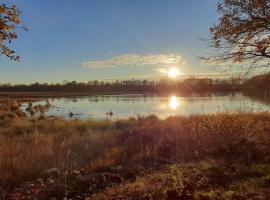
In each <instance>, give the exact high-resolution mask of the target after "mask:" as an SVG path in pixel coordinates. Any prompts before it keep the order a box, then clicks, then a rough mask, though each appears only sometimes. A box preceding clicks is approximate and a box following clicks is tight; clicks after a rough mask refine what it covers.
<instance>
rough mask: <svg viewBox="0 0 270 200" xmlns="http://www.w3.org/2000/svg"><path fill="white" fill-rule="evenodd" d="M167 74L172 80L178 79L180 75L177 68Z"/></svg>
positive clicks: (171, 69)
mask: <svg viewBox="0 0 270 200" xmlns="http://www.w3.org/2000/svg"><path fill="white" fill-rule="evenodd" d="M167 74H168V77H170V78H176V77H178V76H179V75H180V71H179V69H177V68H176V67H173V68H170V69H169V70H168V72H167Z"/></svg>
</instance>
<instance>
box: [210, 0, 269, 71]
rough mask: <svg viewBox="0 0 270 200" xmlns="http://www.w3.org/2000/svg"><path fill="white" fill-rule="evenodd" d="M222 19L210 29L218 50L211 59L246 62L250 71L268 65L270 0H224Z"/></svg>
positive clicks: (222, 0)
mask: <svg viewBox="0 0 270 200" xmlns="http://www.w3.org/2000/svg"><path fill="white" fill-rule="evenodd" d="M218 13H219V14H220V18H219V21H218V23H217V24H215V25H213V26H212V27H211V29H210V31H211V33H212V40H211V46H212V47H213V49H214V53H213V54H212V55H210V57H207V58H206V59H207V60H210V61H220V62H221V63H222V64H224V62H230V63H232V64H236V63H237V64H241V63H244V64H245V65H244V67H245V68H246V67H247V66H249V67H248V72H249V71H251V70H253V69H254V68H256V67H268V66H269V58H270V49H269V47H270V20H269V19H270V2H269V0H221V1H220V2H219V4H218Z"/></svg>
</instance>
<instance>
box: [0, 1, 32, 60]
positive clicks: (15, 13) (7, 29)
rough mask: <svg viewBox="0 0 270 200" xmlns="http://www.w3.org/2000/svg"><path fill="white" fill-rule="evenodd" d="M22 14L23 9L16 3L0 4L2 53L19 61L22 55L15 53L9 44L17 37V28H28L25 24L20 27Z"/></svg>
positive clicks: (0, 49) (0, 44)
mask: <svg viewBox="0 0 270 200" xmlns="http://www.w3.org/2000/svg"><path fill="white" fill-rule="evenodd" d="M20 15H21V11H20V10H19V9H17V7H16V6H15V5H13V6H7V5H6V4H2V5H0V54H1V55H3V56H6V57H8V58H9V59H10V60H15V61H19V60H20V57H19V56H17V55H16V54H15V51H14V50H12V49H11V48H10V47H9V45H10V43H11V42H12V41H13V40H15V39H17V37H18V35H17V33H16V30H17V29H18V28H22V29H24V30H27V28H26V27H24V26H22V27H19V25H20V23H21V20H20Z"/></svg>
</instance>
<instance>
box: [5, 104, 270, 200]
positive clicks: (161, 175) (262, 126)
mask: <svg viewBox="0 0 270 200" xmlns="http://www.w3.org/2000/svg"><path fill="white" fill-rule="evenodd" d="M10 105H12V104H10ZM15 107H16V106H15ZM6 112H11V113H13V115H14V116H15V117H14V116H13V115H12V116H8V115H5V117H4V118H3V119H1V121H0V122H1V123H0V124H1V125H0V186H1V187H3V188H14V187H15V186H19V185H20V184H21V183H23V182H25V181H27V180H34V179H35V178H39V177H42V176H43V174H44V171H45V170H47V169H50V168H57V169H60V170H63V171H64V170H67V169H68V170H73V169H81V168H84V169H85V170H87V171H88V172H90V173H104V172H110V171H112V170H116V171H121V170H123V169H133V170H135V171H139V173H137V174H136V176H138V177H140V178H138V179H137V180H136V181H135V182H133V181H131V180H130V181H128V182H125V183H124V185H120V186H115V187H113V188H112V189H108V190H105V192H104V193H100V194H98V195H97V196H96V198H97V199H121V198H120V197H119V198H114V197H115V195H116V194H117V195H119V194H123V198H122V199H134V197H135V196H137V197H138V198H137V199H173V198H172V197H171V196H170V195H174V196H175V195H176V197H175V199H179V198H180V197H179V195H180V196H181V195H183V194H184V192H183V191H184V188H186V187H191V186H190V185H192V184H193V183H195V182H196V183H197V182H198V181H203V180H201V178H202V177H207V182H206V184H204V183H203V184H204V186H203V187H202V188H200V187H199V186H196V187H195V186H194V187H193V186H192V188H193V189H192V191H188V194H189V195H191V197H192V198H195V196H196V198H197V199H211V198H212V197H213V198H212V199H218V198H216V197H215V196H218V195H220V196H222V195H223V196H224V198H223V197H222V198H223V199H229V197H227V196H226V195H231V196H233V195H234V194H232V193H230V190H233V191H237V190H240V189H239V188H240V187H242V188H243V187H244V186H243V185H248V184H250V181H251V182H252V180H253V178H254V177H253V178H252V176H253V175H252V176H251V175H250V174H249V175H247V176H245V175H244V174H242V173H240V172H239V171H243V169H244V171H245V170H247V169H249V167H250V166H256V165H258V166H268V165H269V163H270V149H269V145H270V114H268V113H261V114H251V113H239V114H217V115H206V116H193V117H188V118H187V117H170V118H167V119H165V120H160V119H158V118H157V117H155V116H149V117H139V118H136V119H134V118H131V119H128V120H120V121H117V122H110V121H81V120H69V121H67V120H64V119H61V118H55V119H48V118H46V117H42V118H38V119H33V118H28V117H25V116H24V115H22V117H19V116H18V115H17V114H14V113H16V112H18V109H13V110H12V109H11V107H10V108H9V109H7V110H6ZM203 162H206V163H211V166H213V165H214V166H216V168H217V170H218V171H219V172H220V171H221V175H220V174H216V171H215V170H214V171H211V172H209V171H204V170H203V168H202V167H201V163H203ZM187 164H189V165H191V166H193V167H192V170H193V171H190V167H186V166H187ZM168 166H169V167H168ZM173 166H174V168H172V167H173ZM183 166H184V168H183ZM222 166H229V167H225V168H223V167H222ZM232 166H233V168H234V169H235V170H236V171H238V172H239V173H238V172H237V173H236V172H234V171H233V170H232ZM211 169H213V168H211ZM194 170H195V171H194ZM256 170H257V171H260V169H257V168H256ZM256 170H255V171H256ZM195 172H196V173H197V172H198V177H197V176H196V177H194V178H195V179H194V180H193V179H192V177H193V176H192V174H194V173H195ZM196 173H195V174H196ZM226 173H227V175H228V177H227V178H228V179H226V178H225V182H223V181H222V180H223V178H222V177H224V176H225V177H226ZM252 173H253V174H254V172H252ZM252 173H251V174H252ZM183 174H185V175H183ZM224 174H225V175H224ZM235 174H237V176H236V175H235ZM255 174H256V173H255ZM144 175H145V176H144ZM216 176H217V177H216ZM268 176H269V177H270V173H268V172H267V173H265V174H263V175H261V176H259V178H258V176H256V177H255V178H254V180H255V181H253V182H252V184H251V185H252V187H253V188H255V190H256V187H257V188H260V187H261V186H260V184H259V182H260V181H264V182H265V185H266V186H267V187H268V182H267V181H268V178H269V177H268ZM241 177H242V178H241ZM243 177H246V178H243ZM197 178H199V180H197ZM251 179H252V180H251ZM232 180H233V182H235V184H236V186H235V185H234V186H233V185H231V184H229V185H228V182H230V181H232ZM257 180H258V181H259V182H258V181H257ZM269 180H270V178H269ZM254 182H256V184H255V183H254ZM210 183H211V184H210ZM242 183H243V184H242ZM165 185H166V187H165ZM207 185H208V186H207ZM148 186H151V187H148ZM233 187H234V188H233ZM147 188H148V189H147ZM155 188H156V189H155ZM172 188H174V189H173V190H171V189H172ZM222 188H223V189H222ZM235 188H236V189H235ZM247 188H248V189H243V194H242V193H241V194H237V195H238V196H239V195H240V196H241V195H245V194H248V193H249V191H248V190H249V189H250V187H247ZM186 189H187V188H186ZM186 189H185V190H186ZM211 191H212V193H211ZM209 192H210V193H209ZM226 192H229V193H226ZM221 193H222V194H221ZM139 194H141V195H144V196H140V195H139ZM117 195H116V196H117ZM149 195H150V196H149ZM168 195H169V196H168ZM185 195H187V192H185ZM211 195H212V197H211ZM237 195H236V196H237ZM209 196H210V197H211V198H210V197H209ZM124 197H125V198H124ZM139 197H140V198H139ZM191 197H190V196H189V198H191ZM222 198H221V199H222ZM230 198H231V197H230ZM180 199H181V198H180ZM183 199H188V198H187V197H185V198H184V197H183ZM231 199H233V198H231ZM235 199H237V198H235ZM238 199H241V198H240V197H239V198H238Z"/></svg>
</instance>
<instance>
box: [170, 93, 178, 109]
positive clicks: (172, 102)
mask: <svg viewBox="0 0 270 200" xmlns="http://www.w3.org/2000/svg"><path fill="white" fill-rule="evenodd" d="M168 104H169V107H170V108H171V109H172V110H175V109H177V108H178V107H179V105H180V101H179V100H178V99H177V97H176V96H171V97H170V99H169V103H168Z"/></svg>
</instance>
